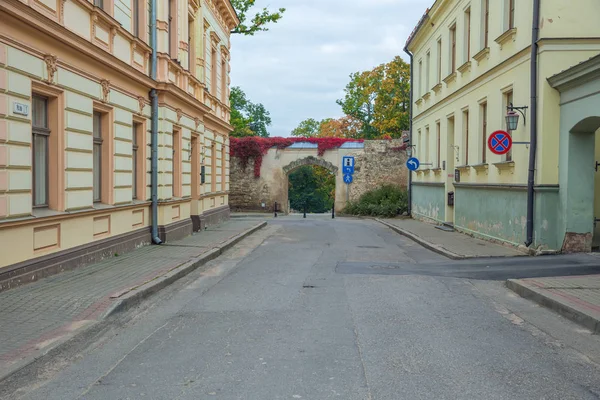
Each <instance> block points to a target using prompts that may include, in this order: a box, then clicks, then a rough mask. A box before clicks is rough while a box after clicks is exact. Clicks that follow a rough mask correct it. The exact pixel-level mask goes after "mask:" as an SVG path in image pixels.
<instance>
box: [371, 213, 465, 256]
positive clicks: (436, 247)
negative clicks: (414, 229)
mask: <svg viewBox="0 0 600 400" xmlns="http://www.w3.org/2000/svg"><path fill="white" fill-rule="evenodd" d="M375 221H377V222H379V223H380V224H383V225H385V226H387V227H388V228H390V229H391V230H393V231H394V232H396V233H399V234H401V235H402V236H406V237H407V238H409V239H411V240H412V241H414V242H417V243H418V244H420V245H421V246H423V247H425V248H427V249H429V250H431V251H433V252H435V253H438V254H440V255H442V256H444V257H447V258H449V259H451V260H467V259H470V258H476V257H473V256H464V255H461V254H456V253H454V252H452V251H450V250H447V249H445V248H443V247H442V246H440V245H437V244H435V243H431V242H429V241H427V240H425V239H423V238H422V237H420V236H417V235H415V234H414V233H411V232H409V231H407V230H405V229H402V228H398V227H397V226H396V225H392V224H388V223H387V222H385V221H382V220H380V219H379V218H375Z"/></svg>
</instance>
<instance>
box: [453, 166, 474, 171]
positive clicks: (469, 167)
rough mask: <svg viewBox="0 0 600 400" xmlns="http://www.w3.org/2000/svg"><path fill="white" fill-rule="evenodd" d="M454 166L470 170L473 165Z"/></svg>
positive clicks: (462, 169)
mask: <svg viewBox="0 0 600 400" xmlns="http://www.w3.org/2000/svg"><path fill="white" fill-rule="evenodd" d="M454 168H456V169H460V170H461V171H464V170H469V169H471V166H470V165H459V166H457V167H454Z"/></svg>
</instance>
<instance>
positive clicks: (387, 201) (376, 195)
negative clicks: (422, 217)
mask: <svg viewBox="0 0 600 400" xmlns="http://www.w3.org/2000/svg"><path fill="white" fill-rule="evenodd" d="M406 211H408V193H407V191H406V189H404V188H400V187H398V186H393V185H384V186H381V187H380V188H378V189H375V190H372V191H370V192H367V193H365V194H363V195H362V196H361V198H360V199H359V200H358V201H356V202H350V204H348V206H347V207H346V208H345V209H344V213H345V214H350V215H367V216H373V217H395V216H397V215H399V214H402V213H404V212H406Z"/></svg>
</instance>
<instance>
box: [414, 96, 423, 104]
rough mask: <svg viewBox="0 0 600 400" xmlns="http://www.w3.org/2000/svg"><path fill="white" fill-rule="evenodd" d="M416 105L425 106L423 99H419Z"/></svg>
mask: <svg viewBox="0 0 600 400" xmlns="http://www.w3.org/2000/svg"><path fill="white" fill-rule="evenodd" d="M415 104H416V105H418V106H420V105H421V104H423V98H420V99H417V101H415Z"/></svg>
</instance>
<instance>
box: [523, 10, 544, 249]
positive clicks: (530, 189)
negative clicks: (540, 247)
mask: <svg viewBox="0 0 600 400" xmlns="http://www.w3.org/2000/svg"><path fill="white" fill-rule="evenodd" d="M540 2H541V0H534V1H533V24H532V32H531V78H530V79H531V126H530V127H529V129H530V133H529V135H530V146H529V174H528V177H527V241H526V242H525V245H526V246H527V247H529V246H531V245H532V244H533V212H534V209H533V207H534V202H535V167H536V162H535V161H536V160H535V157H536V150H537V116H538V114H537V91H538V82H537V80H538V43H537V42H538V38H539V34H540Z"/></svg>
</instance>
